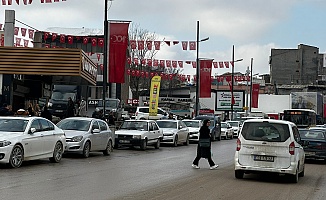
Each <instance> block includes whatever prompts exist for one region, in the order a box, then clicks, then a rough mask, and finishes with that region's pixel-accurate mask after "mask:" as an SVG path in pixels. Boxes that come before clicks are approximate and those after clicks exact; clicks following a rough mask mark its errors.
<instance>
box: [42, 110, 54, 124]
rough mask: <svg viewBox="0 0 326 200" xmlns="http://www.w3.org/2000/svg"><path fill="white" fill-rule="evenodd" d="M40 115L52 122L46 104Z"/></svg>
mask: <svg viewBox="0 0 326 200" xmlns="http://www.w3.org/2000/svg"><path fill="white" fill-rule="evenodd" d="M41 117H43V118H45V119H48V120H50V121H51V122H52V114H51V113H50V111H49V110H48V107H47V106H44V108H43V111H42V112H41Z"/></svg>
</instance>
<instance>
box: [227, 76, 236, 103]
mask: <svg viewBox="0 0 326 200" xmlns="http://www.w3.org/2000/svg"><path fill="white" fill-rule="evenodd" d="M228 84H229V87H230V91H231V104H232V105H234V104H235V100H234V96H233V90H232V83H231V82H230V81H228Z"/></svg>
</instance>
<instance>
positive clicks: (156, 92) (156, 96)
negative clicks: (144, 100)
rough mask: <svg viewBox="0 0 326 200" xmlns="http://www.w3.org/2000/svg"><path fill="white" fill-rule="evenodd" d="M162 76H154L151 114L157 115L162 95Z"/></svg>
mask: <svg viewBox="0 0 326 200" xmlns="http://www.w3.org/2000/svg"><path fill="white" fill-rule="evenodd" d="M160 86H161V76H154V77H153V78H152V81H151V89H150V96H149V116H156V115H157V107H158V99H159V96H160Z"/></svg>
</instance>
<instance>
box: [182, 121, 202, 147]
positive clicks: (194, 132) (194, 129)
mask: <svg viewBox="0 0 326 200" xmlns="http://www.w3.org/2000/svg"><path fill="white" fill-rule="evenodd" d="M182 121H183V122H184V123H185V124H186V126H187V127H188V128H189V141H190V142H198V141H199V135H200V134H199V130H200V127H202V125H203V121H202V120H196V119H184V120H182Z"/></svg>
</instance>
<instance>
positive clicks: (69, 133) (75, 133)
mask: <svg viewBox="0 0 326 200" xmlns="http://www.w3.org/2000/svg"><path fill="white" fill-rule="evenodd" d="M63 131H64V132H65V134H66V137H68V138H70V137H74V136H80V135H85V134H86V133H87V132H86V131H76V130H63Z"/></svg>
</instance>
